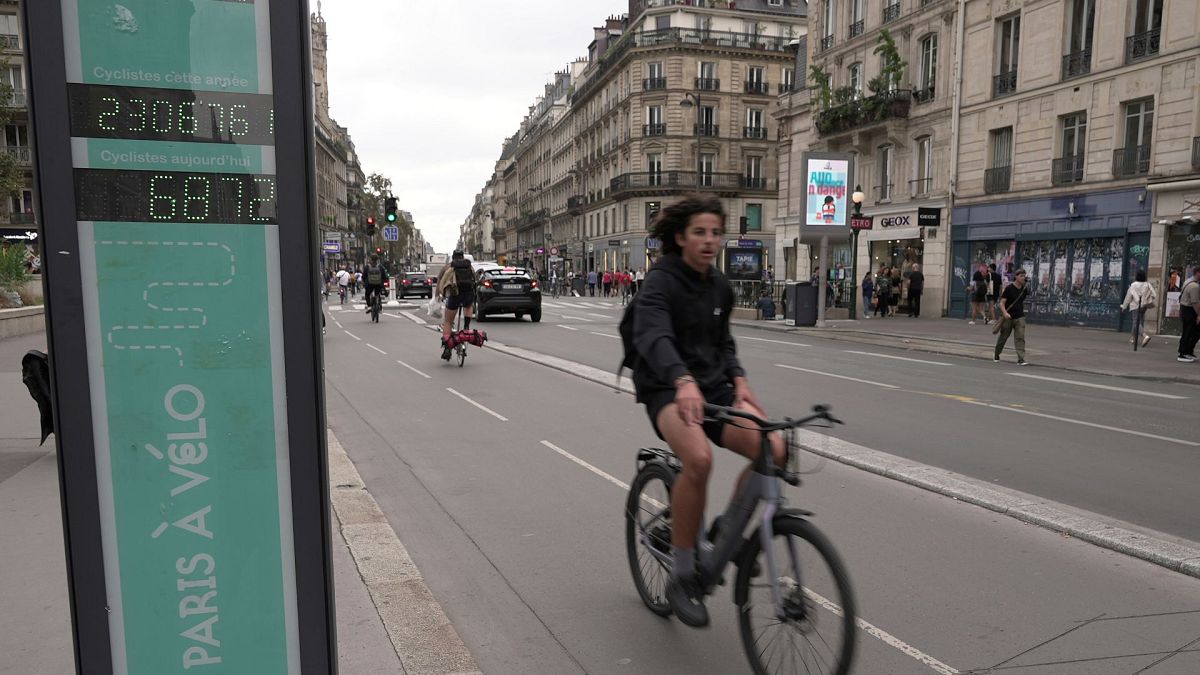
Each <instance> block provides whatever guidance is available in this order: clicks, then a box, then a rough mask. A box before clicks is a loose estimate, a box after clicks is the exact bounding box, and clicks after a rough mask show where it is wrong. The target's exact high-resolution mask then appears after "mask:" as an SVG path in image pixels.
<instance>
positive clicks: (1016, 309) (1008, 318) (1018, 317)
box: [992, 269, 1029, 366]
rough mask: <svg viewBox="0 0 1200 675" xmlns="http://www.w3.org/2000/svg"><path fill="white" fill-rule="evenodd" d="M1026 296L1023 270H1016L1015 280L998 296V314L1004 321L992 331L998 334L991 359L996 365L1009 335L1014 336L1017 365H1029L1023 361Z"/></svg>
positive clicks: (1027, 293) (1026, 290)
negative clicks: (993, 356)
mask: <svg viewBox="0 0 1200 675" xmlns="http://www.w3.org/2000/svg"><path fill="white" fill-rule="evenodd" d="M1028 295H1029V289H1028V288H1027V287H1026V286H1025V270H1023V269H1020V270H1017V276H1016V278H1015V279H1013V282H1012V283H1011V284H1009V285H1008V287H1007V288H1005V289H1004V292H1003V293H1001V294H1000V313H1001V314H1003V315H1004V319H1002V320H1001V322H1000V323H999V324H998V325H997V326H996V329H994V332H998V333H1000V337H999V338H997V339H996V356H995V358H993V359H992V360H993V361H995V362H996V363H999V362H1000V354H1001V352H1003V351H1004V345H1005V343H1007V342H1008V336H1009V335H1010V334H1011V335H1014V336H1015V340H1014V342H1015V343H1016V346H1017V365H1018V366H1027V365H1029V362H1028V361H1026V360H1025V298H1026V297H1027V296H1028Z"/></svg>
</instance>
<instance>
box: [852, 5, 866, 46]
mask: <svg viewBox="0 0 1200 675" xmlns="http://www.w3.org/2000/svg"><path fill="white" fill-rule="evenodd" d="M866 1H867V0H850V37H858V36H859V35H862V34H863V29H864V28H865V22H864V21H863V6H864V5H865V4H866Z"/></svg>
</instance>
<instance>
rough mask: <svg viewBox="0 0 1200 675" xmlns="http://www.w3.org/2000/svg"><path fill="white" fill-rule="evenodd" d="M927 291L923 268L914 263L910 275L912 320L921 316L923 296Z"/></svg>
mask: <svg viewBox="0 0 1200 675" xmlns="http://www.w3.org/2000/svg"><path fill="white" fill-rule="evenodd" d="M924 291H925V275H924V274H922V273H921V266H920V265H919V264H917V263H913V266H912V271H911V272H909V273H908V315H909V316H911V317H912V318H914V319H915V318H917V317H919V316H921V294H922V293H923V292H924Z"/></svg>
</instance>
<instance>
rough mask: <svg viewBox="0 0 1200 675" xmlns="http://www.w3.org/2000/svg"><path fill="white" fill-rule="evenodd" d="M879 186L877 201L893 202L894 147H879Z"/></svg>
mask: <svg viewBox="0 0 1200 675" xmlns="http://www.w3.org/2000/svg"><path fill="white" fill-rule="evenodd" d="M878 162H879V184H878V185H876V186H875V201H877V202H890V201H892V187H893V184H892V146H890V145H881V146H879V155H878Z"/></svg>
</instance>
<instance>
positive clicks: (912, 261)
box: [857, 206, 945, 316]
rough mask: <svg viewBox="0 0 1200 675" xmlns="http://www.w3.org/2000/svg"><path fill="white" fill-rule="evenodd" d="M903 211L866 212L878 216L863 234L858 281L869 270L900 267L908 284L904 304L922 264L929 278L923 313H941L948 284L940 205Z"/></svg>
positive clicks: (904, 288)
mask: <svg viewBox="0 0 1200 675" xmlns="http://www.w3.org/2000/svg"><path fill="white" fill-rule="evenodd" d="M909 208H910V210H908V211H903V212H899V213H887V212H884V213H879V212H876V213H870V211H868V210H867V209H863V211H864V213H866V214H869V215H873V216H874V223H873V224H872V227H871V229H870V230H863V231H862V233H861V235H860V237H859V252H858V255H859V258H858V261H859V264H858V282H857V283H859V284H861V282H862V277H863V275H864V274H866V273H867V271H868V269H869V270H870V271H871V272H872V273H878V272H879V268H880V267H881V266H886V267H890V268H893V269H895V268H899V269H900V274H901V277H902V279H904V283H903V284H902V285H901V289H900V304H901V306H904V305H907V304H908V282H907V280H908V275H909V273H910V272H912V270H913V266H914V265H919V266H920V270H921V273H922V274H923V275H924V277H925V286H924V291H923V301H922V314H928V315H929V316H938V315H939V314H940V313H941V311H942V309H943V302H942V297H943V294H942V288H943V285H944V283H945V276H944V275H945V247H944V246H933V245H931V243H940V242H941V239H939V238H938V229H939V227H940V226H941V218H942V209H941V208H940V207H919V208H917V209H915V210H913V209H911V206H909Z"/></svg>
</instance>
